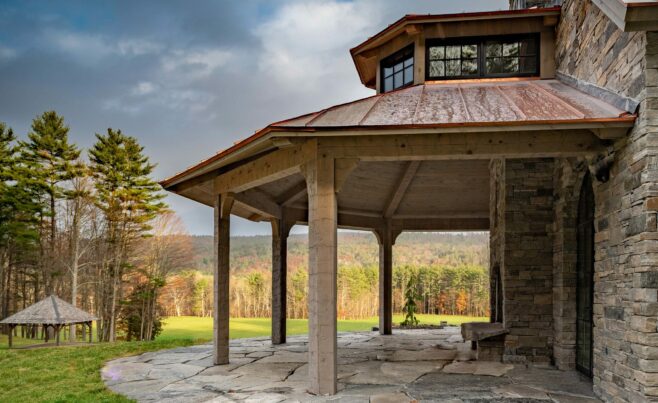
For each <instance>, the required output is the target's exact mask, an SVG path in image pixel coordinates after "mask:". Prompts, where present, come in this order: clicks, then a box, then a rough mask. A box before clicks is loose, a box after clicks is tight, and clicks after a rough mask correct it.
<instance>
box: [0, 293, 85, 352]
mask: <svg viewBox="0 0 658 403" xmlns="http://www.w3.org/2000/svg"><path fill="white" fill-rule="evenodd" d="M96 319H98V318H96V317H95V316H93V315H90V314H89V313H87V312H85V311H83V310H82V309H79V308H76V307H74V306H73V305H71V304H69V303H68V302H66V301H64V300H62V299H60V298H58V297H56V296H54V295H51V296H49V297H47V298H45V299H43V300H41V301H39V302H37V303H36V304H34V305H31V306H29V307H27V308H25V309H23V310H22V311H20V312H17V313H15V314H13V315H12V316H10V317H8V318H6V319H4V320H2V321H0V324H2V325H8V326H9V348H11V346H12V333H13V331H14V328H15V327H16V326H18V325H41V326H43V327H44V330H45V331H46V332H45V333H46V335H47V334H48V332H47V330H48V327H50V326H52V327H53V329H54V330H55V339H56V343H57V345H59V332H60V330H61V329H62V327H64V326H66V325H76V324H83V325H86V326H89V342H90V343H91V338H92V329H91V327H92V321H94V320H96ZM46 337H48V336H46ZM46 341H48V339H47V338H46Z"/></svg>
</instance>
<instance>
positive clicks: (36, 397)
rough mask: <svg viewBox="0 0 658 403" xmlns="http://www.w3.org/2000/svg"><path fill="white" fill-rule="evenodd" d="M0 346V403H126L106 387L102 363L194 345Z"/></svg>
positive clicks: (179, 342) (185, 342)
mask: <svg viewBox="0 0 658 403" xmlns="http://www.w3.org/2000/svg"><path fill="white" fill-rule="evenodd" d="M0 343H2V345H3V347H2V349H1V350H0V402H129V401H131V400H129V399H126V398H123V397H121V396H119V395H116V394H114V393H112V392H110V391H109V390H108V389H106V388H105V385H104V384H103V382H102V381H101V376H100V370H101V368H102V367H103V364H104V363H105V361H108V360H110V359H112V358H117V357H122V356H127V355H135V354H140V353H143V352H146V351H153V350H161V349H165V348H173V347H178V346H188V345H191V344H193V342H192V340H190V339H187V340H157V341H154V342H130V343H128V342H117V343H114V344H109V343H103V344H94V345H90V346H78V347H59V348H57V347H47V348H38V349H33V350H7V348H6V346H7V337H6V336H3V339H1V340H0ZM31 343H33V342H31ZM22 344H25V343H22Z"/></svg>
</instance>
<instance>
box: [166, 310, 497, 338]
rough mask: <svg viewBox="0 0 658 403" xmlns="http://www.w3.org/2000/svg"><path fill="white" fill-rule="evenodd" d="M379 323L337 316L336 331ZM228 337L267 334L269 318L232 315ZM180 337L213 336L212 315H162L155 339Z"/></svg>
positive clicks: (292, 326)
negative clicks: (161, 329)
mask: <svg viewBox="0 0 658 403" xmlns="http://www.w3.org/2000/svg"><path fill="white" fill-rule="evenodd" d="M416 317H417V318H418V320H419V321H420V323H421V324H439V322H441V321H443V320H445V321H447V322H448V324H450V325H458V324H460V323H463V322H474V321H482V322H486V321H488V320H489V318H473V317H468V316H449V315H416ZM402 320H403V317H402V315H393V323H394V324H396V323H400V322H402ZM377 325H378V319H377V317H374V318H368V319H362V320H339V321H338V331H339V332H363V331H369V330H370V329H372V327H373V326H377ZM229 329H230V337H231V338H232V339H239V338H244V337H257V336H267V335H269V334H270V329H271V321H270V319H269V318H234V319H231V324H230V327H229ZM307 332H308V323H307V320H306V319H288V321H287V333H288V334H290V335H292V334H305V333H307ZM181 338H192V339H195V340H211V339H212V318H199V317H195V316H180V317H170V318H167V319H165V325H164V330H163V331H162V334H160V336H159V337H158V340H173V339H181Z"/></svg>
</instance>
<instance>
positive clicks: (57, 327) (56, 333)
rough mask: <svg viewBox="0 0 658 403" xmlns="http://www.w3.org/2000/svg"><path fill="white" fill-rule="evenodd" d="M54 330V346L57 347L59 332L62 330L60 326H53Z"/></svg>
mask: <svg viewBox="0 0 658 403" xmlns="http://www.w3.org/2000/svg"><path fill="white" fill-rule="evenodd" d="M53 328H54V329H55V345H57V346H59V331H60V329H61V328H62V326H61V325H55V326H53Z"/></svg>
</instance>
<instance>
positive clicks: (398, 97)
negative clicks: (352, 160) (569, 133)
mask: <svg viewBox="0 0 658 403" xmlns="http://www.w3.org/2000/svg"><path fill="white" fill-rule="evenodd" d="M625 115H627V112H626V111H623V110H621V109H618V108H616V107H614V106H612V105H609V104H607V103H605V102H603V101H600V100H598V99H596V98H593V97H591V96H589V95H586V94H584V93H582V92H580V91H578V90H576V89H574V88H572V87H569V86H567V85H565V84H563V83H561V82H559V81H557V80H523V81H479V82H472V81H470V82H449V81H448V82H442V83H426V84H421V85H416V86H413V87H408V88H404V89H401V90H398V91H393V92H389V93H385V94H381V95H376V96H373V97H370V98H365V99H361V100H359V101H355V102H351V103H348V104H343V105H337V106H333V107H331V108H328V109H325V110H322V111H320V112H316V113H313V114H309V115H304V116H302V117H298V118H294V119H290V120H285V121H282V122H278V123H275V124H273V125H272V126H274V127H286V128H318V129H322V128H331V127H364V128H367V127H371V126H373V127H382V126H413V127H420V126H431V127H436V126H486V125H491V124H499V123H504V124H507V125H512V124H515V123H523V124H543V123H555V122H565V123H568V122H572V121H591V120H606V119H612V120H618V119H619V118H620V117H623V116H625Z"/></svg>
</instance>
